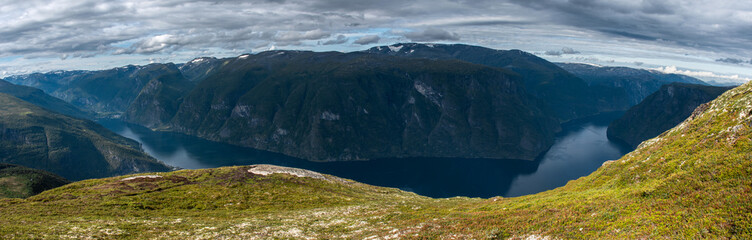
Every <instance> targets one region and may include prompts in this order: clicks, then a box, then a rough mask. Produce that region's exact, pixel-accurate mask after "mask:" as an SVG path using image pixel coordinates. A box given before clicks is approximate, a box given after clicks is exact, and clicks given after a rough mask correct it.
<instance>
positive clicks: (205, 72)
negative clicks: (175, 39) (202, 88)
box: [177, 57, 224, 82]
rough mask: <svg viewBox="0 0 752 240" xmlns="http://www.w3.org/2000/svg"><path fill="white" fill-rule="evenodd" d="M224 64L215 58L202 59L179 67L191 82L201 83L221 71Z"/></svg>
mask: <svg viewBox="0 0 752 240" xmlns="http://www.w3.org/2000/svg"><path fill="white" fill-rule="evenodd" d="M223 62H224V61H223V60H221V59H217V58H213V57H200V58H196V59H193V60H191V61H190V62H187V63H184V64H178V65H177V66H178V69H180V72H181V73H182V74H183V76H185V78H186V79H187V80H188V81H189V82H201V81H203V80H204V79H206V77H208V76H209V75H211V74H213V73H214V71H215V70H217V69H219V67H220V66H221V64H222V63H223Z"/></svg>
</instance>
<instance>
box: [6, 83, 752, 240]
mask: <svg viewBox="0 0 752 240" xmlns="http://www.w3.org/2000/svg"><path fill="white" fill-rule="evenodd" d="M751 113H752V83H748V84H745V85H743V86H741V87H739V88H736V89H733V90H729V91H727V92H726V93H724V94H723V95H721V96H720V97H718V98H717V99H716V100H714V101H712V102H710V103H708V104H706V105H703V106H701V107H700V108H698V110H697V111H695V113H694V114H692V116H690V118H688V119H687V120H686V121H684V122H683V123H681V124H680V125H678V126H676V127H675V128H673V129H671V130H669V131H667V132H665V133H663V134H661V135H660V136H659V137H657V138H654V139H651V140H649V141H646V142H644V143H643V144H641V145H640V147H639V148H638V149H637V150H635V151H634V152H632V153H629V154H627V155H626V156H624V157H623V158H621V159H618V160H615V161H609V162H606V163H604V164H603V166H602V167H601V168H600V169H598V170H597V171H596V172H594V173H593V174H591V175H589V176H586V177H582V178H580V179H577V180H574V181H571V182H569V183H568V184H567V185H566V186H564V187H561V188H558V189H554V190H551V191H546V192H543V193H539V194H534V195H529V196H523V197H517V198H498V197H497V198H491V199H468V198H450V199H431V198H426V197H421V196H418V195H415V194H412V193H407V192H403V191H400V190H396V189H389V188H381V187H374V186H368V185H364V184H359V183H355V182H351V181H348V180H342V179H339V178H336V177H332V176H326V175H320V174H316V173H312V172H307V171H303V170H296V169H287V168H279V167H273V166H268V165H261V166H240V167H225V168H217V169H204V170H183V171H176V172H169V173H159V174H152V175H139V176H124V177H115V178H107V179H95V180H86V181H81V182H76V183H73V184H69V185H66V186H64V187H61V188H56V189H53V190H49V191H46V192H43V193H42V194H40V195H37V196H34V197H31V198H29V199H26V200H16V199H13V200H11V199H6V200H0V214H2V215H3V216H4V218H2V219H0V236H3V237H4V238H69V237H73V238H83V237H96V238H125V239H129V238H130V239H136V238H171V239H186V238H188V239H253V238H264V239H266V238H271V239H273V238H296V239H304V238H308V239H316V238H344V239H376V238H380V239H392V238H427V239H437V238H445V239H465V238H477V239H506V238H510V237H511V238H514V239H527V238H528V237H549V239H554V238H565V239H656V238H662V239H663V238H666V239H749V238H752V198H751V197H752V196H751V195H752V178H751V177H750V176H752V162H750V161H749V159H752V140H750V136H752V114H751Z"/></svg>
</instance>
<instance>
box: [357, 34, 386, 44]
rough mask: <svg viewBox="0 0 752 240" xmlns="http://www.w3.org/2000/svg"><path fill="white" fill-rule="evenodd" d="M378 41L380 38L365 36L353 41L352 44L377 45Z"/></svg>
mask: <svg viewBox="0 0 752 240" xmlns="http://www.w3.org/2000/svg"><path fill="white" fill-rule="evenodd" d="M379 40H381V37H379V36H378V35H366V36H363V37H361V38H358V40H355V41H354V42H353V43H355V44H359V45H368V44H374V43H378V42H379Z"/></svg>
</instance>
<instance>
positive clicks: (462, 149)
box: [6, 43, 701, 161]
mask: <svg viewBox="0 0 752 240" xmlns="http://www.w3.org/2000/svg"><path fill="white" fill-rule="evenodd" d="M561 66H564V67H569V68H573V66H575V67H577V65H564V64H560V65H557V64H553V63H550V62H548V61H546V60H544V59H541V58H539V57H536V56H535V55H532V54H529V53H526V52H523V51H519V50H494V49H489V48H483V47H477V46H470V45H461V44H452V45H446V44H413V43H403V44H395V45H391V46H382V47H374V48H371V49H368V50H366V51H362V52H353V53H337V52H307V51H268V52H262V53H258V54H245V55H241V56H239V57H235V58H226V59H216V58H209V57H204V58H197V59H194V60H192V61H190V62H188V63H185V64H150V65H146V66H126V67H122V68H116V69H110V70H102V71H68V72H66V71H58V72H52V73H48V74H34V75H27V76H18V77H11V78H6V80H8V81H11V82H14V83H17V84H24V85H29V86H36V87H39V88H41V89H45V91H46V92H48V93H50V94H51V95H53V96H57V97H60V98H61V99H63V100H65V101H67V102H69V103H71V104H73V105H75V106H77V107H80V108H83V109H87V110H89V111H92V112H97V113H98V114H99V116H100V117H103V116H104V117H122V119H123V120H125V121H127V122H131V123H136V124H139V125H143V126H146V127H149V128H152V129H159V130H163V131H176V132H181V133H185V134H189V135H194V136H198V137H202V138H205V139H209V140H213V141H220V142H226V143H231V144H235V145H240V146H245V147H252V148H256V149H261V150H267V151H272V152H279V153H283V154H286V155H289V156H294V157H298V158H304V159H308V160H313V161H332V160H366V159H376V158H393V157H464V158H494V159H506V158H513V159H528V160H532V159H534V158H536V157H537V156H538V155H540V154H541V153H542V152H543V151H545V150H546V149H548V148H549V147H550V146H551V144H552V143H553V139H554V133H556V132H557V131H559V129H560V127H559V123H562V122H566V121H569V120H572V119H577V118H581V117H585V116H591V115H595V114H599V113H603V112H612V111H626V110H627V109H629V107H631V106H633V105H634V104H636V103H637V102H639V100H641V98H644V96H643V95H645V94H646V93H652V92H651V91H655V90H657V87H656V86H660V85H662V84H665V83H668V82H671V81H682V82H695V83H698V82H700V83H701V81H699V80H696V79H692V78H689V77H682V76H674V75H670V76H669V75H665V76H664V75H660V74H657V73H654V72H647V71H642V70H626V69H617V70H618V71H616V70H613V69H605V68H604V69H587V68H584V67H581V66H579V69H586V70H580V71H573V72H575V73H576V74H572V73H570V72H568V71H567V70H565V69H563V68H562V67H561ZM597 72H608V74H610V75H608V76H622V77H621V78H620V80H619V81H616V82H615V83H611V84H607V83H605V81H602V80H598V79H597V78H598V76H599V75H598V74H597ZM578 74H579V75H578ZM40 75H41V76H40ZM645 96H646V95H645Z"/></svg>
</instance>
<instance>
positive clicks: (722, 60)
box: [715, 58, 744, 64]
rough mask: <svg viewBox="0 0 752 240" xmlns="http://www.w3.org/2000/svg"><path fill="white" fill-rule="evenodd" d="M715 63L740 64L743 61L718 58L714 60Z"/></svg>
mask: <svg viewBox="0 0 752 240" xmlns="http://www.w3.org/2000/svg"><path fill="white" fill-rule="evenodd" d="M715 61H716V62H722V63H731V64H741V63H744V60H742V59H738V58H719V59H716V60H715Z"/></svg>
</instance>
